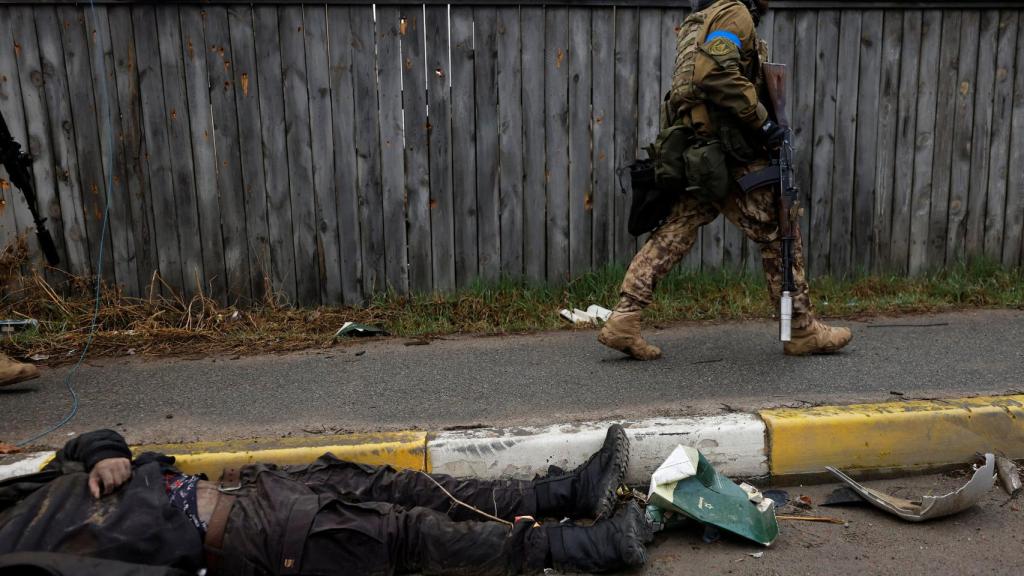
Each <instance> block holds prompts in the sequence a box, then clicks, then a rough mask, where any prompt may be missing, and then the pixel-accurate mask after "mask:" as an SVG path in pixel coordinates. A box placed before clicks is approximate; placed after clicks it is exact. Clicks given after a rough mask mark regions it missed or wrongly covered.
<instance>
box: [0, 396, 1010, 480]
mask: <svg viewBox="0 0 1024 576" xmlns="http://www.w3.org/2000/svg"><path fill="white" fill-rule="evenodd" d="M612 423H620V424H622V425H623V426H624V427H625V428H626V430H627V432H628V434H629V437H630V442H631V450H630V456H631V458H630V466H629V469H628V471H627V478H626V479H627V481H628V482H629V483H631V484H637V485H644V484H646V483H647V482H648V481H649V478H650V474H651V473H652V472H653V471H654V469H655V468H657V466H658V465H659V464H660V463H661V461H662V460H663V459H664V458H665V457H666V456H667V455H668V454H669V453H670V452H671V451H672V449H673V448H674V447H675V446H676V445H677V444H683V445H688V446H694V447H696V448H698V449H699V450H701V452H703V453H704V455H705V456H706V457H707V458H708V460H709V461H710V462H711V463H712V464H714V466H715V467H716V468H717V469H718V470H719V471H720V472H722V473H723V474H726V475H728V476H732V477H737V478H755V479H765V480H768V479H770V480H772V481H776V480H778V479H782V478H786V477H801V478H804V477H808V476H811V477H813V476H814V475H818V474H822V473H823V472H824V466H826V465H829V466H835V467H837V468H841V469H844V470H847V471H849V472H851V473H853V474H855V475H865V474H876V473H877V474H894V473H919V472H926V471H930V470H936V469H941V468H946V467H949V466H951V465H956V464H963V463H966V462H970V461H971V460H972V459H973V458H974V455H975V453H977V452H999V453H1002V454H1004V455H1006V456H1008V457H1010V458H1014V459H1020V458H1024V395H1007V396H984V397H974V398H952V399H937V400H908V401H901V402H889V403H877V404H854V405H848V406H817V407H805V408H782V409H770V410H761V411H758V412H754V413H733V414H724V415H715V416H702V417H679V418H654V419H643V420H613V421H603V422H584V423H569V424H556V425H551V426H543V427H522V428H480V429H471V430H451V431H440V432H436V433H429V432H423V431H407V432H394V433H381V434H349V435H342V436H322V437H313V438H287V439H282V440H273V441H267V442H259V441H247V442H237V441H235V442H202V443H194V444H165V445H147V446H138V447H134V448H133V451H134V452H135V453H140V452H146V451H158V452H162V453H166V454H170V455H173V456H175V458H176V459H177V464H178V466H179V468H180V469H181V470H182V471H183V472H186V473H189V474H197V473H205V474H206V475H207V476H209V477H211V478H216V477H217V476H219V474H220V471H221V470H223V469H224V468H228V467H239V466H244V465H246V464H250V463H253V462H272V463H275V464H280V465H285V464H304V463H309V462H312V461H313V460H315V459H316V458H317V457H318V456H320V455H321V454H323V453H325V452H330V453H332V454H334V455H335V456H337V457H339V458H342V459H346V460H351V461H355V462H361V463H366V464H375V465H384V464H387V465H391V466H394V467H396V468H409V469H415V470H424V471H427V472H434V473H443V474H450V475H454V476H477V477H482V478H501V477H516V478H532V477H533V476H536V475H543V474H546V473H547V472H548V468H549V466H556V467H559V468H562V469H571V468H573V467H575V466H577V465H579V464H581V463H583V462H585V461H586V459H587V458H588V457H589V456H590V454H591V453H593V452H594V451H596V450H597V449H598V448H599V447H600V446H601V442H602V440H603V438H604V431H605V429H606V428H607V427H608V426H609V425H611V424H612ZM52 455H53V453H52V452H41V453H33V454H26V455H20V457H19V458H18V459H17V461H16V462H13V463H4V464H0V480H3V479H5V478H8V477H11V476H14V475H20V474H25V473H27V472H30V471H32V470H31V469H32V468H33V467H34V469H36V470H38V469H39V467H40V466H42V465H45V463H46V462H48V461H49V459H50V458H52Z"/></svg>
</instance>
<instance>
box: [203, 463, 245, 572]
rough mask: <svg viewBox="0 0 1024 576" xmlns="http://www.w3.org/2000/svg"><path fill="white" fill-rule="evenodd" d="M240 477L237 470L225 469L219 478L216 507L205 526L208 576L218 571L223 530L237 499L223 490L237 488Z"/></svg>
mask: <svg viewBox="0 0 1024 576" xmlns="http://www.w3.org/2000/svg"><path fill="white" fill-rule="evenodd" d="M239 480H240V475H239V472H238V468H225V469H224V472H223V473H222V474H221V476H220V487H221V490H222V491H221V493H220V495H219V496H218V497H217V505H216V506H214V508H213V515H212V516H211V517H210V521H209V522H207V524H206V542H205V546H204V548H205V550H206V569H207V571H208V572H209V573H210V574H217V573H218V571H219V569H220V561H221V557H222V556H223V550H224V529H225V528H226V527H227V524H228V516H229V515H230V513H231V506H232V505H233V504H234V503H235V500H236V499H237V498H238V497H237V496H234V495H232V494H226V493H224V492H223V489H224V488H225V487H226V486H225V485H228V486H227V487H237V486H238V484H239Z"/></svg>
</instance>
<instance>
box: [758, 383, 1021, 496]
mask: <svg viewBox="0 0 1024 576" xmlns="http://www.w3.org/2000/svg"><path fill="white" fill-rule="evenodd" d="M760 414H761V418H763V419H764V422H765V425H766V426H767V428H768V452H769V466H770V470H771V474H772V476H786V475H798V474H819V473H822V472H824V467H825V466H836V467H838V468H842V469H846V470H855V471H856V470H860V471H874V472H886V471H892V470H901V471H902V470H924V469H929V468H937V467H941V466H946V465H950V464H956V463H962V462H968V461H970V460H971V459H972V458H973V457H974V454H975V453H977V452H993V451H1001V452H1003V453H1005V454H1006V455H1007V456H1009V457H1011V458H1024V395H1019V396H996V397H979V398H963V399H953V400H912V401H906V402H891V403H885V404H859V405H853V406H822V407H816V408H806V409H777V410H763V411H761V412H760Z"/></svg>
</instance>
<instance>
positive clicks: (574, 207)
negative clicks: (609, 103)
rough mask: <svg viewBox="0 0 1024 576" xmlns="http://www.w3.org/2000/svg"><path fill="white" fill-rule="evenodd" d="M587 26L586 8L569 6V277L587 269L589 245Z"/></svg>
mask: <svg viewBox="0 0 1024 576" xmlns="http://www.w3.org/2000/svg"><path fill="white" fill-rule="evenodd" d="M591 26H592V22H591V13H590V10H588V9H585V8H572V9H570V10H569V63H568V65H569V247H570V248H569V272H570V274H571V276H572V277H575V276H577V275H579V274H582V273H583V272H587V271H589V270H590V269H591V247H592V245H593V238H592V236H591V234H592V224H593V222H592V219H591V217H592V210H593V202H594V199H593V180H592V178H591V162H592V160H593V157H592V154H593V152H592V150H591V137H590V133H591V100H592V93H593V77H592V76H591V71H592V65H593V56H592V54H593V52H592V47H591V33H592V28H591ZM598 41H599V42H600V39H598Z"/></svg>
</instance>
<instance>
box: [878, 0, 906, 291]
mask: <svg viewBox="0 0 1024 576" xmlns="http://www.w3.org/2000/svg"><path fill="white" fill-rule="evenodd" d="M902 33H903V14H902V13H900V12H893V11H887V12H885V20H884V22H883V24H882V73H881V83H882V91H881V94H880V95H879V104H878V146H877V162H876V165H875V210H874V218H873V221H874V225H873V228H874V234H873V236H872V242H873V243H872V248H871V266H872V270H873V271H880V270H886V269H889V268H890V267H891V263H890V252H889V243H890V241H891V240H892V198H893V185H894V179H895V175H896V130H897V128H898V119H897V109H898V106H899V89H900V48H901V46H902V42H901V35H902Z"/></svg>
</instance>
